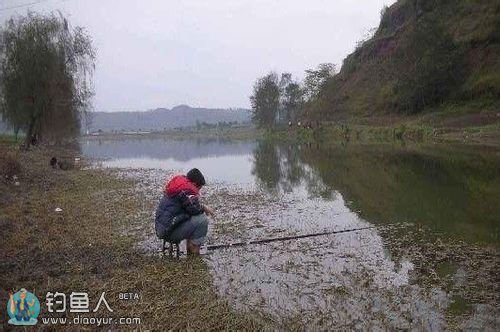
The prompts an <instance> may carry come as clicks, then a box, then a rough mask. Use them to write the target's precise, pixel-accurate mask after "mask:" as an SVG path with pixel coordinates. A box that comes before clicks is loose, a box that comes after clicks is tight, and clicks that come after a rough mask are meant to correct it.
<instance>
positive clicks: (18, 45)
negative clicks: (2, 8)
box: [0, 12, 95, 147]
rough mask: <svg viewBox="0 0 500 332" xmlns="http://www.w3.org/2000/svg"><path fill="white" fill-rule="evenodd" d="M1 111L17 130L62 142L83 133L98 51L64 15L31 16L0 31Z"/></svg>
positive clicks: (4, 117)
mask: <svg viewBox="0 0 500 332" xmlns="http://www.w3.org/2000/svg"><path fill="white" fill-rule="evenodd" d="M0 36H1V43H0V47H1V51H0V88H1V93H0V112H1V114H2V118H3V119H4V121H7V123H9V124H10V125H11V126H12V127H13V128H14V130H19V129H21V130H22V131H23V132H24V133H25V134H26V147H29V145H30V142H31V141H32V138H33V137H36V138H37V140H42V139H43V140H51V141H56V142H60V141H62V140H63V139H66V138H71V137H75V136H76V135H78V134H79V132H80V120H81V118H82V117H84V116H86V114H87V112H88V111H89V110H90V107H91V104H90V100H91V97H92V96H93V85H92V73H93V70H94V60H95V51H94V48H93V47H92V40H91V38H90V37H89V36H88V35H87V34H86V32H85V31H84V29H82V28H80V27H75V28H72V27H71V26H70V24H69V23H68V21H67V20H66V19H65V18H64V17H63V16H62V14H60V13H58V14H57V15H56V14H49V15H41V14H36V13H33V12H29V13H28V14H27V15H26V16H18V17H15V18H11V19H10V20H9V21H8V22H7V23H6V25H5V26H4V27H3V28H2V29H1V31H0Z"/></svg>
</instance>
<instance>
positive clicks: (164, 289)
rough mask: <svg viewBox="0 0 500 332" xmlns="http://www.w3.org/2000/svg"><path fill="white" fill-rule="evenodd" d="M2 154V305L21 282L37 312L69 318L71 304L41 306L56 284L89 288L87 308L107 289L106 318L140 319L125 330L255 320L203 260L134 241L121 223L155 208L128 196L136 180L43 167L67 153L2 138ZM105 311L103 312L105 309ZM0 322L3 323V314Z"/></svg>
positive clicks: (225, 325) (60, 288) (244, 324)
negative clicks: (157, 252) (218, 289)
mask: <svg viewBox="0 0 500 332" xmlns="http://www.w3.org/2000/svg"><path fill="white" fill-rule="evenodd" d="M0 152H1V153H0V155H1V156H2V157H1V158H2V159H1V160H0V161H1V163H0V165H1V166H2V167H1V172H2V178H1V180H0V192H1V194H0V204H1V206H2V209H1V212H0V229H1V232H2V236H1V237H2V241H1V242H0V255H1V259H0V269H1V270H2V274H1V275H0V285H1V287H0V299H1V303H0V306H2V307H3V308H5V307H6V305H7V303H6V301H7V299H8V293H9V291H11V290H15V291H17V290H19V289H20V288H21V287H24V288H26V289H28V290H29V291H31V292H34V293H35V294H36V295H37V296H38V298H39V300H40V302H41V306H42V312H41V314H40V317H68V318H71V317H73V316H74V315H76V314H73V313H69V310H67V311H66V312H65V313H62V314H55V313H52V314H49V313H47V307H46V305H45V298H46V296H45V294H46V293H47V292H49V291H50V292H56V291H57V292H62V293H65V294H66V296H67V297H68V301H69V294H71V292H88V293H89V298H90V307H91V310H92V309H93V308H94V307H95V305H96V302H97V300H98V299H99V296H100V294H101V293H102V292H103V291H105V292H106V299H107V300H108V302H109V305H110V306H111V308H112V309H113V310H114V312H113V313H109V315H110V316H112V317H115V318H116V317H139V318H140V319H141V322H142V324H141V326H126V328H133V329H138V328H140V329H150V330H168V329H175V330H177V329H189V328H192V329H217V330H219V329H231V330H235V329H249V328H260V327H261V326H260V324H261V323H259V322H260V321H258V320H257V319H256V318H253V317H250V316H249V315H248V314H246V315H243V314H239V313H236V312H234V311H233V310H232V309H231V308H229V306H228V305H227V304H226V303H225V302H223V301H222V300H220V299H219V298H218V297H217V296H216V294H215V292H214V289H213V287H212V282H211V279H210V276H209V274H208V272H207V267H206V265H205V263H204V262H203V261H202V260H200V259H187V260H185V259H182V260H180V261H176V260H172V259H170V260H169V259H167V258H163V257H158V256H150V255H145V254H144V253H142V252H141V250H140V249H138V248H136V247H135V246H134V244H135V243H137V239H136V238H134V236H133V235H130V234H131V233H128V232H127V229H128V228H129V227H130V225H133V224H134V223H136V222H150V220H143V219H144V218H150V216H151V211H145V209H149V207H144V204H142V203H141V200H140V199H138V197H136V195H135V194H134V183H133V182H130V181H126V180H119V179H118V178H116V177H115V176H113V174H110V172H106V171H102V170H94V169H80V168H79V167H76V168H75V169H73V170H69V171H62V170H56V169H52V168H50V167H49V165H48V161H49V159H50V157H51V156H53V155H56V156H58V157H63V158H66V159H71V158H73V157H74V156H75V153H74V152H73V151H68V150H57V151H56V150H53V149H52V150H47V149H44V148H36V149H34V150H32V151H29V152H20V151H18V150H17V149H16V148H15V147H14V145H12V144H6V143H1V144H0ZM6 173H9V177H8V178H6V177H5V174H6ZM13 175H15V177H13ZM56 208H61V209H62V212H55V209H56ZM125 292H132V293H137V294H139V296H140V299H138V300H130V301H125V300H119V293H125ZM101 310H102V308H101V309H100V311H99V312H98V313H99V314H100V315H101V316H102V315H107V314H108V312H107V311H106V310H105V309H104V311H101ZM98 313H96V314H94V316H95V315H97V314H98ZM61 315H62V316H61ZM82 315H85V314H82ZM88 316H89V317H92V316H93V313H92V312H90V314H88ZM39 321H40V319H39ZM2 324H3V327H4V328H7V327H8V325H7V320H6V319H4V320H3V321H2ZM38 327H41V326H38ZM47 327H49V328H51V329H53V328H55V329H59V328H63V326H60V325H57V326H47ZM89 327H92V326H89ZM73 328H74V329H79V328H81V326H80V327H78V326H74V327H73Z"/></svg>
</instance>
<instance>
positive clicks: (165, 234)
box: [155, 168, 213, 254]
mask: <svg viewBox="0 0 500 332" xmlns="http://www.w3.org/2000/svg"><path fill="white" fill-rule="evenodd" d="M204 185H205V178H204V177H203V174H201V172H200V171H199V170H198V169H197V168H193V169H192V170H190V171H189V172H188V173H187V174H186V175H185V176H184V175H177V176H174V177H173V178H172V179H171V180H170V181H168V182H167V184H166V186H165V190H164V195H163V198H162V199H161V200H160V204H159V205H158V209H157V210H156V218H155V228H156V235H157V236H158V237H159V238H160V239H166V240H167V241H169V242H172V243H179V242H181V241H182V240H184V239H185V240H187V250H188V253H189V254H199V252H200V246H201V245H202V244H203V243H204V242H205V237H206V234H207V230H208V219H207V217H206V215H209V216H210V215H213V211H212V209H210V208H209V207H208V206H205V205H203V204H201V203H200V189H201V187H203V186H204Z"/></svg>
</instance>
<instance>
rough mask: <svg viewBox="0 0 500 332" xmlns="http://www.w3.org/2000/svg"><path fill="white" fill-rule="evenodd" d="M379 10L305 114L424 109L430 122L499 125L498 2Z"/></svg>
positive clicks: (432, 1)
mask: <svg viewBox="0 0 500 332" xmlns="http://www.w3.org/2000/svg"><path fill="white" fill-rule="evenodd" d="M381 15H382V16H381V22H380V25H379V27H378V29H377V30H376V32H375V33H374V35H373V37H372V38H370V39H368V40H366V41H364V42H362V43H360V45H359V46H358V48H357V49H356V50H355V51H354V52H353V53H352V54H350V55H349V56H348V57H347V58H346V59H345V60H344V62H343V65H342V68H341V71H340V73H339V74H337V75H336V76H335V77H334V78H333V79H331V80H330V81H329V82H327V83H326V84H325V86H324V87H323V89H322V91H321V93H320V97H319V99H318V100H317V102H316V103H314V104H313V105H312V106H311V107H310V108H309V109H308V110H307V116H308V117H309V118H312V119H328V120H346V119H353V118H356V119H370V118H394V117H395V118H398V117H399V118H401V117H403V118H404V117H407V116H408V115H419V116H420V115H422V114H424V115H425V116H424V117H422V118H425V117H427V121H429V122H433V123H432V124H436V122H438V119H440V120H439V121H444V120H442V119H443V118H445V119H446V121H444V122H447V123H448V124H450V123H452V122H453V123H454V124H456V125H471V126H473V125H474V126H478V125H485V124H491V123H499V121H500V117H499V115H498V114H497V113H498V112H500V107H499V105H500V102H499V100H500V1H491V0H470V1H456V0H399V1H398V2H396V3H395V4H393V5H392V6H391V7H389V8H386V9H385V10H384V11H383V12H382V14H381ZM430 113H432V114H439V115H440V116H439V117H436V116H429V114H430ZM452 119H453V120H452ZM444 122H443V124H444Z"/></svg>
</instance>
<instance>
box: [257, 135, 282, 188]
mask: <svg viewBox="0 0 500 332" xmlns="http://www.w3.org/2000/svg"><path fill="white" fill-rule="evenodd" d="M252 174H253V175H255V176H256V177H257V179H258V180H259V181H260V182H261V183H262V184H263V185H264V186H265V187H266V188H267V189H271V190H276V189H278V184H279V182H280V178H281V169H280V159H279V157H278V150H277V147H276V146H275V145H274V144H273V143H272V142H270V141H266V140H264V141H260V142H259V143H258V144H257V147H256V148H255V150H254V152H253V168H252Z"/></svg>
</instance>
